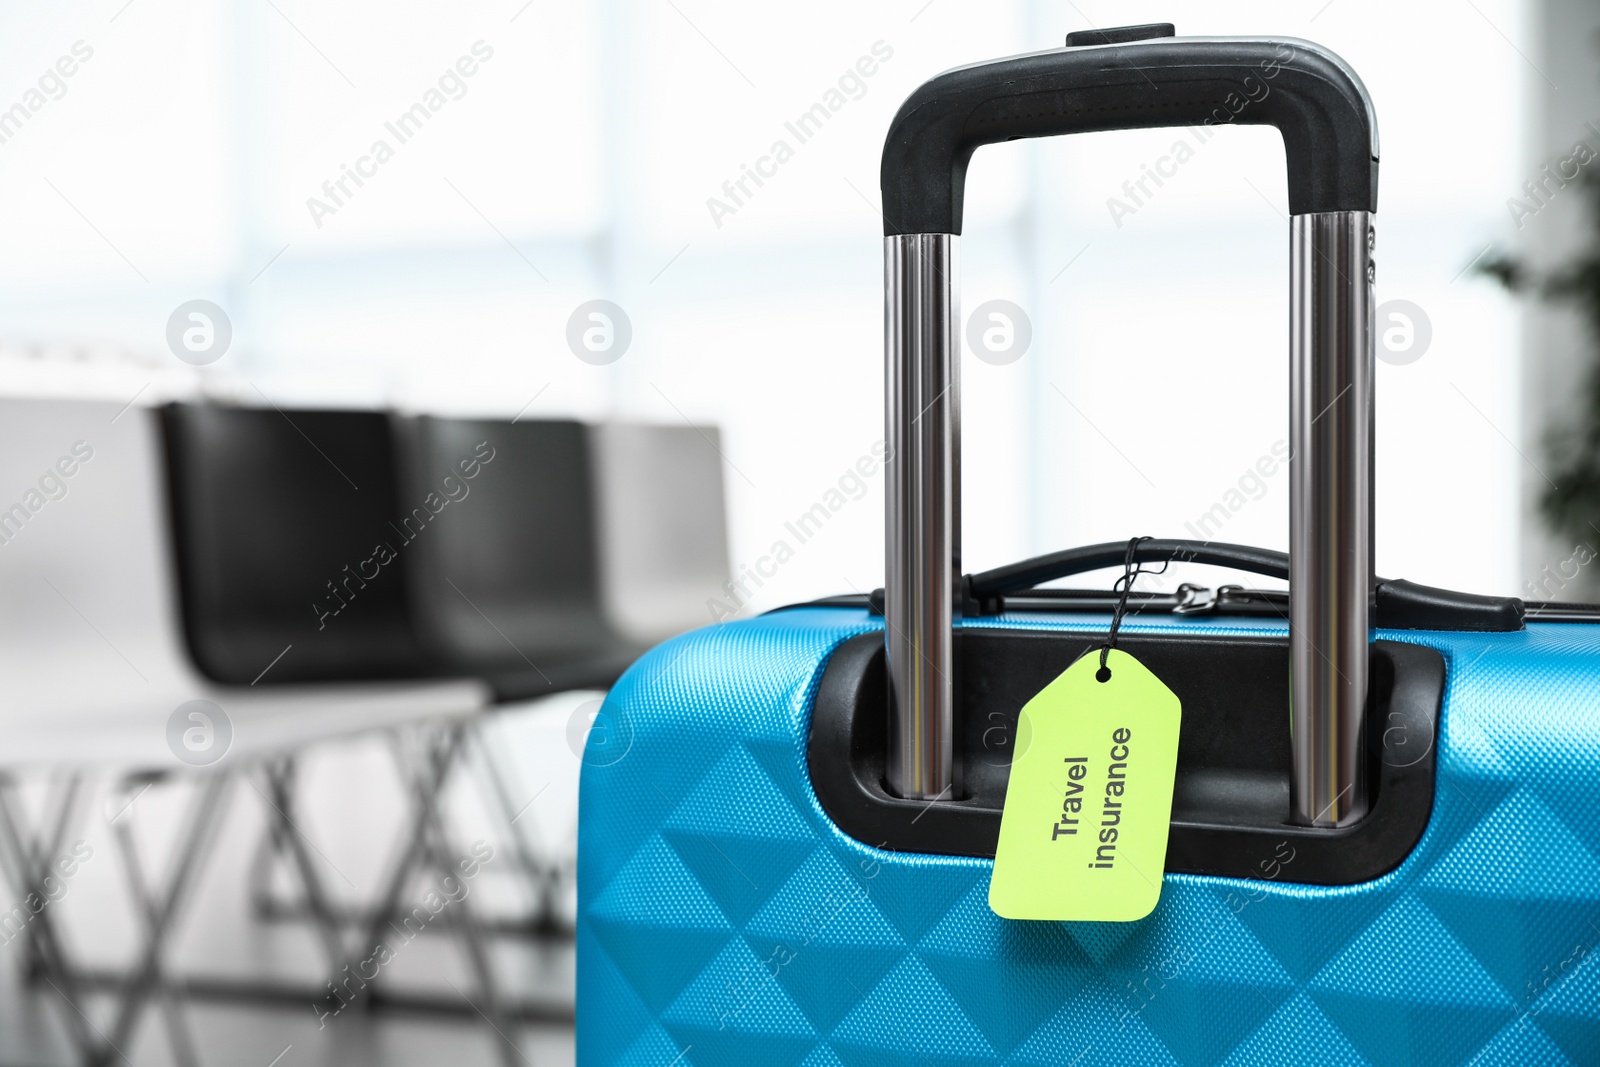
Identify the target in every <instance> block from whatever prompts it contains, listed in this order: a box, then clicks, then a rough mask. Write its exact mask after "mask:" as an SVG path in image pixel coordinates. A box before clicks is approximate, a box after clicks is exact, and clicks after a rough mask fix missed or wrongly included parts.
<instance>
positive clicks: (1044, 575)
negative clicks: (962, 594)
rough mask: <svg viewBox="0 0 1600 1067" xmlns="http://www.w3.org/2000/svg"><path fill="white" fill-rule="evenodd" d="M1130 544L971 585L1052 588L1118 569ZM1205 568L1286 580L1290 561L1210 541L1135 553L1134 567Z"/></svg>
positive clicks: (1150, 545)
mask: <svg viewBox="0 0 1600 1067" xmlns="http://www.w3.org/2000/svg"><path fill="white" fill-rule="evenodd" d="M1127 554H1128V542H1126V541H1106V542H1104V543H1102V544H1098V545H1086V546H1084V547H1083V548H1068V549H1064V550H1063V551H1060V552H1051V553H1049V554H1048V555H1044V556H1035V557H1033V558H1032V559H1025V560H1023V561H1022V562H1021V563H1012V564H1010V565H1009V566H1005V567H996V568H995V569H994V570H992V571H984V572H983V573H982V574H974V575H973V576H972V577H971V578H970V579H969V581H970V582H971V592H972V595H973V596H978V597H989V596H1005V595H1007V594H1008V593H1020V592H1022V591H1023V590H1026V589H1032V588H1034V587H1035V586H1038V585H1043V584H1044V583H1045V582H1053V581H1055V580H1056V579H1057V578H1070V577H1071V576H1072V575H1074V574H1082V573H1084V572H1085V571H1098V570H1103V569H1105V568H1106V567H1120V566H1122V563H1123V560H1124V559H1126V558H1127ZM1167 560H1173V561H1176V562H1179V563H1209V564H1211V565H1213V566H1217V567H1232V568H1234V569H1235V570H1241V571H1250V572H1252V573H1254V574H1260V575H1264V576H1265V577H1268V578H1280V579H1282V580H1284V581H1288V580H1289V557H1288V555H1287V554H1286V553H1283V552H1275V551H1273V550H1272V549H1270V548H1254V547H1252V546H1250V545H1230V544H1223V543H1221V542H1211V541H1188V540H1161V539H1157V538H1146V539H1145V540H1143V541H1140V542H1139V543H1138V544H1137V545H1135V546H1134V549H1133V561H1134V562H1135V563H1163V562H1166V561H1167Z"/></svg>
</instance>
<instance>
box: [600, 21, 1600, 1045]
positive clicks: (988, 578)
mask: <svg viewBox="0 0 1600 1067" xmlns="http://www.w3.org/2000/svg"><path fill="white" fill-rule="evenodd" d="M1171 32H1172V31H1171V28H1170V27H1167V26H1146V27H1128V28H1121V29H1115V30H1102V31H1094V32H1093V33H1090V34H1087V35H1074V36H1073V37H1072V38H1069V39H1068V47H1066V48H1064V49H1057V50H1053V51H1049V52H1042V53H1035V54H1031V55H1025V56H1019V57H1015V58H1012V59H1005V60H998V61H994V62H990V63H982V64H977V65H975V66H970V67H963V68H959V69H957V70H953V71H950V72H947V73H945V74H943V75H940V76H938V77H937V78H934V79H933V80H932V81H930V82H928V83H927V84H925V85H924V86H923V87H922V88H920V89H919V90H918V91H917V92H916V93H914V94H913V95H912V97H911V98H910V99H909V100H908V101H907V102H906V104H905V105H904V106H903V107H902V108H901V110H900V112H899V114H898V115H897V117H896V119H895V121H894V125H893V127H892V129H891V131H890V134H889V137H888V140H887V143H886V145H885V150H884V158H883V172H882V191H883V204H884V216H885V219H886V237H885V265H886V272H885V278H886V285H887V307H886V334H887V338H886V342H887V344H886V347H887V371H888V377H887V385H888V397H887V399H888V409H889V410H888V435H887V441H888V445H889V459H888V470H887V496H888V512H887V520H888V521H887V547H888V575H887V581H886V582H885V589H884V590H883V592H882V593H881V595H874V596H873V597H871V598H863V597H855V598H838V599H836V600H833V601H827V602H821V603H819V604H815V605H809V606H802V607H799V608H794V609H788V610H783V611H779V612H774V613H771V614H768V615H765V616H762V617H760V618H757V619H753V620H749V621H743V622H736V623H727V624H722V625H718V626H714V627H710V628H707V629H703V630H700V631H698V632H696V633H692V634H689V635H686V636H683V637H680V638H678V639H676V640H674V641H672V642H669V643H668V644H666V645H664V646H662V647H660V648H658V649H656V650H654V651H653V652H651V653H649V654H648V655H647V656H645V657H644V658H643V659H642V660H641V661H639V662H638V663H637V664H636V665H635V666H634V667H633V668H632V669H631V670H630V671H629V672H628V673H627V674H626V675H625V676H624V677H623V679H622V680H621V681H620V682H619V683H618V685H617V686H616V688H615V689H614V690H613V691H612V692H611V694H610V696H609V697H608V699H607V701H606V703H605V706H604V709H603V711H602V713H601V718H600V719H599V720H597V728H596V729H594V730H592V731H591V733H590V737H589V742H588V748H587V749H586V751H585V767H584V770H583V778H582V793H581V800H580V809H579V873H578V882H579V917H578V928H577V948H578V1011H577V1048H578V1061H579V1063H580V1064H583V1065H585V1067H600V1065H610V1064H640V1065H643V1064H656V1065H666V1064H685V1065H686V1064H697V1065H710V1064H730V1065H732V1064H739V1065H752V1064H760V1065H779V1064H801V1065H804V1067H856V1065H861V1067H868V1065H870V1067H881V1065H886V1064H907V1065H910V1064H932V1065H938V1067H945V1065H954V1064H1001V1063H1006V1064H1050V1065H1065V1064H1079V1065H1089V1064H1116V1065H1133V1064H1140V1065H1146V1064H1183V1065H1198V1064H1206V1065H1209V1064H1230V1065H1245V1064H1274V1065H1276V1064H1285V1063H1307V1064H1367V1063H1371V1064H1412V1063H1417V1064H1474V1065H1480V1067H1488V1065H1490V1064H1569V1063H1570V1064H1589V1063H1597V1062H1600V952H1596V947H1597V945H1600V819H1597V818H1596V816H1595V810H1596V803H1597V801H1600V626H1597V625H1596V623H1600V614H1597V615H1595V616H1594V618H1593V619H1592V620H1591V621H1586V617H1585V614H1584V613H1583V612H1581V611H1572V612H1568V613H1566V614H1562V613H1559V612H1556V611H1553V610H1550V609H1542V610H1535V609H1529V608H1525V606H1524V605H1523V604H1522V603H1521V602H1520V601H1517V600H1514V599H1509V598H1504V599H1499V598H1491V597H1479V596H1469V595H1465V594H1457V593H1450V592H1446V591H1442V590H1433V589H1427V588H1424V587H1419V586H1415V585H1412V584H1410V583H1407V582H1404V581H1384V580H1381V579H1377V578H1375V577H1374V576H1373V575H1372V567H1371V545H1372V533H1371V530H1372V527H1371V484H1372V477H1371V470H1372V467H1371V464H1372V454H1371V441H1372V437H1371V431H1372V423H1371V418H1372V402H1371V397H1372V356H1373V348H1372V321H1371V282H1372V275H1371V263H1372V259H1371V254H1372V229H1371V212H1372V211H1373V210H1374V209H1375V200H1376V182H1377V140H1376V129H1375V122H1374V119H1373V113H1372V108H1371V104H1370V102H1369V100H1368V99H1367V96H1366V93H1365V90H1364V89H1363V88H1362V86H1361V83H1360V81H1359V80H1358V79H1357V78H1356V76H1355V74H1354V73H1353V72H1352V71H1351V70H1350V69H1349V68H1348V67H1347V66H1346V65H1345V64H1344V63H1343V62H1342V61H1340V60H1339V59H1338V58H1337V57H1335V56H1333V55H1331V54H1330V53H1328V52H1327V51H1325V50H1323V49H1321V48H1319V47H1317V46H1315V45H1311V44H1308V43H1306V42H1303V41H1293V40H1276V39H1260V38H1253V39H1214V38H1182V37H1173V36H1171ZM1208 122H1240V123H1266V124H1271V125H1274V126H1276V127H1277V128H1278V129H1279V130H1280V132H1281V133H1282V136H1283V140H1284V147H1285V155H1286V160H1287V166H1288V171H1289V196H1290V204H1291V210H1292V212H1293V219H1292V221H1291V226H1290V235H1291V300H1292V312H1291V338H1290V342H1291V343H1290V348H1291V420H1290V423H1291V425H1290V429H1291V442H1292V445H1293V453H1292V456H1291V459H1290V461H1289V462H1290V477H1291V493H1290V495H1291V504H1290V552H1289V553H1288V555H1287V556H1285V555H1283V554H1281V553H1275V552H1268V551H1264V550H1257V549H1247V548H1242V547H1239V546H1233V545H1219V544H1210V543H1200V542H1181V541H1149V540H1144V541H1138V542H1135V543H1134V544H1133V545H1132V546H1126V545H1123V544H1114V545H1099V546H1091V547H1090V548H1087V549H1078V550H1071V551H1065V552H1061V553H1057V554H1055V555H1052V556H1046V557H1041V558H1039V559H1037V560H1030V561H1028V562H1026V563H1023V564H1018V565H1016V566H1013V567H1006V568H1002V569H1000V570H997V571H991V572H988V573H986V574H977V575H970V576H966V577H959V575H960V568H959V552H958V550H957V543H958V538H959V514H958V509H957V499H956V498H957V486H958V484H959V479H958V476H957V471H958V469H959V468H958V462H959V457H958V455H957V452H956V448H957V441H958V435H957V433H956V432H955V428H956V420H957V398H958V395H959V390H958V388H957V382H956V378H955V374H956V353H957V337H958V328H957V313H956V300H957V290H956V260H955V252H956V244H957V238H956V235H957V234H958V233H959V232H960V229H961V195H962V184H963V179H964V172H965V167H966V162H967V160H968V159H969V158H970V156H971V153H972V152H973V150H974V149H975V148H976V147H978V146H980V145H983V144H988V143H992V142H996V141H1002V140H1010V139H1015V138H1018V137H1033V136H1046V135H1055V134H1063V133H1074V132H1088V131H1097V130H1111V129H1124V128H1141V127H1155V126H1172V125H1186V124H1199V123H1208ZM1125 557H1131V558H1132V559H1135V560H1148V561H1156V560H1169V559H1184V560H1193V561H1197V562H1200V563H1218V564H1225V565H1229V566H1234V567H1239V568H1243V569H1246V570H1252V571H1257V572H1260V573H1263V574H1268V575H1274V576H1277V577H1280V578H1287V579H1289V583H1290V591H1289V594H1288V595H1287V598H1285V597H1283V596H1282V595H1279V594H1273V593H1261V592H1257V593H1252V592H1248V591H1241V590H1237V589H1235V588H1233V587H1229V588H1225V589H1223V590H1219V591H1217V593H1215V594H1204V595H1202V594H1198V593H1197V592H1196V591H1195V590H1193V589H1188V588H1185V589H1182V590H1180V593H1179V594H1177V595H1171V596H1168V595H1145V596H1136V597H1134V598H1133V605H1134V608H1136V609H1137V610H1135V611H1133V612H1132V613H1131V614H1130V615H1129V616H1128V617H1127V619H1126V621H1125V622H1124V624H1123V626H1122V639H1121V647H1123V648H1125V649H1127V650H1128V651H1130V652H1132V653H1133V654H1135V655H1136V656H1137V657H1138V658H1139V659H1140V660H1141V661H1142V662H1144V663H1145V664H1146V665H1147V666H1149V667H1150V669H1151V670H1153V671H1154V672H1155V673H1156V674H1157V675H1158V676H1159V677H1160V678H1161V679H1162V680H1163V681H1164V682H1165V683H1166V684H1167V685H1168V686H1169V687H1170V688H1171V689H1172V690H1173V691H1174V692H1176V693H1177V694H1178V695H1179V696H1180V698H1181V699H1182V702H1183V723H1182V732H1181V735H1180V744H1179V756H1178V772H1177V783H1176V787H1175V790H1174V799H1173V810H1172V820H1171V829H1170V836H1169V838H1168V848H1167V857H1166V869H1167V873H1166V876H1165V881H1164V885H1163V888H1162V892H1161V898H1160V902H1159V904H1158V905H1157V906H1156V909H1155V911H1154V912H1153V913H1151V914H1150V915H1149V916H1148V917H1147V918H1145V919H1142V920H1139V921H1135V922H1126V923H1086V922H1018V921H1008V920H1005V919H1001V918H999V917H998V916H996V915H995V914H994V913H993V912H992V911H991V910H990V908H989V905H988V899H987V891H988V885H989V880H990V875H991V872H992V870H993V856H994V852H995V845H996V840H997V837H998V833H999V823H1000V808H1001V804H1002V801H1003V799H1004V796H1005V786H1006V781H1007V776H1008V773H1009V766H1010V761H1011V758H1012V745H1013V742H1014V740H1015V737H1016V734H1015V728H1016V723H1017V714H1018V710H1019V709H1020V708H1021V706H1022V704H1023V703H1024V702H1026V701H1027V700H1028V699H1029V698H1030V697H1032V696H1033V695H1034V694H1035V693H1037V692H1038V691H1039V690H1040V689H1041V688H1042V687H1043V686H1044V685H1045V684H1046V683H1048V682H1049V681H1050V680H1051V679H1052V678H1054V677H1055V676H1056V675H1057V674H1059V673H1060V672H1061V671H1062V670H1064V669H1065V668H1066V667H1067V666H1068V665H1069V664H1071V663H1072V662H1073V661H1074V660H1075V659H1077V658H1078V657H1079V656H1080V655H1082V654H1083V653H1084V652H1086V651H1088V650H1091V649H1093V648H1096V647H1098V646H1099V645H1100V644H1101V643H1102V642H1103V641H1104V640H1105V637H1106V633H1107V629H1108V627H1109V625H1110V618H1111V608H1112V601H1111V599H1110V598H1108V597H1107V596H1106V595H1105V594H1103V593H1102V594H1095V593H1081V592H1072V591H1062V590H1057V589H1036V588H1035V586H1037V585H1039V584H1041V583H1043V582H1045V581H1047V580H1051V579H1056V578H1062V577H1066V576H1069V575H1072V574H1076V573H1079V572H1083V571H1087V570H1091V569H1096V568H1104V567H1107V566H1113V565H1116V564H1118V563H1121V562H1122V561H1123V560H1124V558H1125ZM1286 713H1287V714H1286ZM1285 725H1287V726H1288V727H1289V729H1287V730H1286V729H1285Z"/></svg>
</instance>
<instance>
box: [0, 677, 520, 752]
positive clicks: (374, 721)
mask: <svg viewBox="0 0 1600 1067" xmlns="http://www.w3.org/2000/svg"><path fill="white" fill-rule="evenodd" d="M96 688H97V689H99V691H98V692H96V691H89V690H86V689H85V687H83V686H73V687H70V688H64V687H59V686H47V685H31V686H23V687H18V688H14V689H13V691H12V696H13V698H14V699H11V700H8V701H7V702H6V711H5V712H4V713H3V714H0V738H3V739H4V740H3V741H0V767H4V768H7V769H13V770H21V769H26V768H29V767H43V766H57V767H59V766H77V767H82V768H86V769H87V768H92V769H97V770H113V771H119V772H122V773H134V772H164V771H185V770H195V769H200V768H195V767H193V766H191V765H190V764H188V763H186V762H184V761H182V760H180V759H179V758H178V757H177V756H176V755H175V754H174V753H173V751H172V750H171V748H169V747H168V742H167V723H168V720H169V719H170V718H171V717H172V714H173V712H174V711H175V710H176V709H178V708H179V707H180V706H181V705H183V704H184V703H186V702H188V701H190V700H209V701H211V702H212V703H214V704H216V705H217V706H218V707H220V708H221V709H222V710H223V712H224V714H226V715H227V717H228V721H229V723H230V724H231V726H232V731H233V736H232V740H231V742H230V744H229V747H228V750H227V752H226V754H225V755H224V756H223V758H222V759H221V760H219V761H218V763H217V764H216V766H217V767H219V768H223V767H232V766H234V765H236V764H237V763H238V762H240V761H245V760H251V759H255V758H258V757H261V756H266V755H273V754H284V753H289V752H292V751H295V750H297V749H300V748H303V747H305V746H307V745H311V744H315V743H317V742H320V741H328V740H335V739H338V738H342V737H350V736H354V735H356V734H360V733H363V732H367V731H371V730H381V729H388V728H393V727H397V726H402V725H405V724H407V723H413V722H418V721H424V720H461V719H465V718H470V717H472V716H474V715H476V714H478V713H479V712H481V711H482V710H483V709H484V708H485V707H486V706H487V703H488V700H489V696H490V693H489V690H488V688H487V687H486V686H485V685H483V683H481V682H479V681H477V680H466V679H458V680H449V681H433V682H395V683H372V682H362V683H335V684H315V685H312V684H307V685H300V684H294V685H281V686H274V687H271V688H267V687H265V686H262V687H257V688H251V687H247V686H218V685H211V684H208V683H204V682H198V681H196V682H194V683H192V684H187V685H186V684H182V683H181V682H180V681H179V680H178V679H167V680H153V681H152V682H151V683H150V684H141V683H139V682H138V681H134V682H133V683H132V684H131V685H119V686H116V687H114V688H110V687H96Z"/></svg>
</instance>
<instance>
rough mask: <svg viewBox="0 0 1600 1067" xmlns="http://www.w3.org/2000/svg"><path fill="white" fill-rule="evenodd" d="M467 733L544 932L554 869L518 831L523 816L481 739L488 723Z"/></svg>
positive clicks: (549, 912)
mask: <svg viewBox="0 0 1600 1067" xmlns="http://www.w3.org/2000/svg"><path fill="white" fill-rule="evenodd" d="M468 729H470V730H471V731H472V740H473V741H474V742H476V745H477V749H478V756H479V758H480V759H481V760H482V761H483V766H484V778H485V779H487V781H488V784H489V787H490V788H489V793H490V794H491V795H490V797H489V800H490V803H489V805H488V807H489V809H490V810H491V811H497V812H498V814H499V815H500V819H501V822H502V823H503V825H502V827H501V830H502V831H503V832H504V833H505V835H506V840H508V841H510V842H511V847H512V850H513V851H514V852H515V853H516V858H517V865H518V866H519V867H521V868H522V870H523V872H524V873H525V874H526V875H527V878H528V881H529V885H530V886H531V892H532V896H533V908H532V911H531V912H530V913H529V915H530V919H531V923H532V925H533V926H534V927H535V928H546V927H548V926H549V925H550V924H551V922H552V921H553V919H554V916H555V879H554V870H553V865H552V864H550V863H546V862H544V861H543V860H541V859H540V858H539V856H538V855H537V854H536V852H535V850H534V847H533V845H532V844H531V843H530V842H529V841H528V836H527V834H525V833H523V832H522V831H521V830H520V829H519V828H518V827H517V820H518V819H519V818H520V817H521V816H522V812H521V811H518V810H517V809H516V802H515V801H514V800H512V799H511V790H510V788H509V787H508V786H507V784H506V778H505V772H504V770H503V768H502V767H501V765H500V760H499V759H498V758H497V757H496V756H495V750H494V746H493V745H491V744H489V741H488V739H487V738H486V737H485V736H484V734H485V731H487V730H488V729H489V723H488V721H486V720H482V721H479V722H477V723H474V724H473V725H472V726H470V727H468ZM523 810H526V808H524V809H523Z"/></svg>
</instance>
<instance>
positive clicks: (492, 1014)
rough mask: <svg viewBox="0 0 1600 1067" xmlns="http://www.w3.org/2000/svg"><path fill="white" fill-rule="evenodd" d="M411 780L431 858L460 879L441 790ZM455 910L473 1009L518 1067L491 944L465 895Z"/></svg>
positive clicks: (504, 1057) (421, 779) (512, 1064)
mask: <svg viewBox="0 0 1600 1067" xmlns="http://www.w3.org/2000/svg"><path fill="white" fill-rule="evenodd" d="M411 781H412V792H413V793H414V795H415V797H416V802H417V808H418V810H419V811H420V812H421V814H422V816H423V833H424V835H425V838H426V839H427V843H426V847H425V849H424V851H425V854H426V855H428V857H429V858H431V860H432V862H433V866H434V867H435V868H437V870H438V871H439V873H440V874H442V875H446V876H449V877H452V878H459V877H460V874H459V872H458V871H457V870H456V869H455V865H454V861H453V859H452V858H451V855H450V848H449V834H448V833H446V831H445V826H444V818H443V816H442V815H441V814H440V812H439V804H438V795H439V790H438V789H437V788H434V789H431V790H430V789H429V788H428V782H427V780H426V779H425V778H424V777H423V776H422V775H420V774H415V773H413V774H412V775H411ZM454 910H455V912H456V921H457V923H458V928H459V930H460V932H461V944H462V948H463V949H464V950H465V952H466V956H467V962H468V964H469V966H470V967H471V968H472V971H473V977H474V978H476V979H477V982H478V990H479V994H480V996H481V997H482V998H483V1001H484V1004H483V1006H482V1007H479V1006H478V1005H476V1004H474V1005H473V1007H474V1008H476V1009H477V1010H478V1012H479V1013H480V1014H481V1015H482V1016H483V1019H484V1022H486V1023H487V1024H488V1025H489V1027H490V1029H492V1030H493V1031H494V1032H495V1034H496V1035H498V1036H499V1037H500V1038H501V1041H502V1044H500V1045H498V1046H497V1047H498V1048H499V1049H500V1054H501V1059H502V1060H503V1061H504V1062H505V1063H506V1064H507V1065H508V1067H515V1065H516V1064H517V1061H518V1060H520V1059H521V1058H522V1053H521V1051H520V1050H519V1049H518V1048H517V1046H516V1043H515V1042H514V1041H513V1040H512V1037H511V1034H510V1033H509V1031H510V1030H511V1029H512V1024H511V1021H510V1019H509V1018H508V1017H507V1015H506V1013H505V1010H504V1003H505V1002H504V1000H503V998H502V997H501V996H500V983H499V981H498V980H497V979H496V978H495V974H494V964H493V961H492V960H491V959H490V958H489V949H488V943H487V939H486V938H485V937H484V934H483V928H482V927H481V926H480V925H479V923H478V920H477V915H476V911H475V908H474V907H473V906H471V905H469V904H468V903H467V897H466V895H465V894H463V895H462V897H461V899H460V900H458V901H456V902H455V904H454ZM463 995H464V994H463ZM468 1003H469V1004H470V1003H471V1001H470V1000H469V1001H468Z"/></svg>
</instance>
